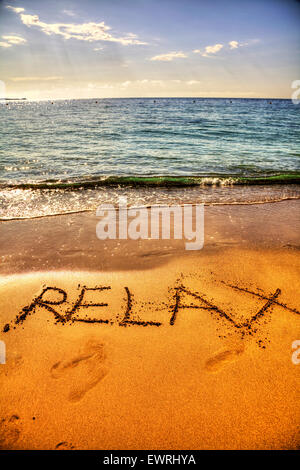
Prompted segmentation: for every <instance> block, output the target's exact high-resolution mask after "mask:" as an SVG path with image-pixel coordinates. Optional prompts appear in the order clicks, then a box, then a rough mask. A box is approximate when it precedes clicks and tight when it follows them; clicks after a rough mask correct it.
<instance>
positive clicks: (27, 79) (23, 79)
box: [11, 77, 63, 82]
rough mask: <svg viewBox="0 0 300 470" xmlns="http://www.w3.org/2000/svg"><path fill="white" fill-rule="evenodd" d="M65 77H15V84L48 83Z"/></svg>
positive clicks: (13, 79)
mask: <svg viewBox="0 0 300 470" xmlns="http://www.w3.org/2000/svg"><path fill="white" fill-rule="evenodd" d="M62 79H63V77H13V78H11V80H12V81H13V82H40V81H43V82H48V81H53V80H62Z"/></svg>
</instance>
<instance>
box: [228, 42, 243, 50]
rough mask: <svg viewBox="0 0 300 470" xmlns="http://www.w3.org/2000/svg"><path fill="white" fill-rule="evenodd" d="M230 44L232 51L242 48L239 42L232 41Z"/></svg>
mask: <svg viewBox="0 0 300 470" xmlns="http://www.w3.org/2000/svg"><path fill="white" fill-rule="evenodd" d="M228 44H229V46H230V49H237V48H238V47H239V46H240V44H239V43H238V41H230V42H229V43H228Z"/></svg>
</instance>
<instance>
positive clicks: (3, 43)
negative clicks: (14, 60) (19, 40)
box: [0, 41, 11, 47]
mask: <svg viewBox="0 0 300 470" xmlns="http://www.w3.org/2000/svg"><path fill="white" fill-rule="evenodd" d="M0 47H11V44H8V42H3V41H2V42H0Z"/></svg>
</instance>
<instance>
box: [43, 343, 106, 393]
mask: <svg viewBox="0 0 300 470" xmlns="http://www.w3.org/2000/svg"><path fill="white" fill-rule="evenodd" d="M106 359H107V355H106V348H105V345H104V344H103V343H99V342H98V341H94V340H90V341H88V342H87V343H86V344H85V345H84V346H83V347H82V349H80V350H79V351H78V353H77V354H76V355H74V356H73V357H70V358H69V359H68V358H67V359H65V360H63V361H61V362H57V363H56V364H54V365H53V366H52V368H51V370H50V372H51V375H52V377H53V378H54V379H64V380H65V381H66V385H67V387H69V394H68V399H69V400H70V401H71V402H77V401H79V400H81V399H82V398H83V397H84V395H85V394H86V393H87V392H88V391H89V390H91V388H93V387H95V386H96V385H97V384H98V383H99V382H100V380H102V379H103V378H104V377H105V376H106V374H107V373H108V367H107V365H106Z"/></svg>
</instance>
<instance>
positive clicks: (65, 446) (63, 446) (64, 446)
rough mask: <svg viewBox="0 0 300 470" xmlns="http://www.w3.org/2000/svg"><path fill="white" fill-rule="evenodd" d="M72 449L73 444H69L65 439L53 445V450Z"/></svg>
mask: <svg viewBox="0 0 300 470" xmlns="http://www.w3.org/2000/svg"><path fill="white" fill-rule="evenodd" d="M74 449H76V447H75V446H73V444H70V443H69V442H66V441H63V442H59V443H58V444H57V445H56V446H55V450H74Z"/></svg>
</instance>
